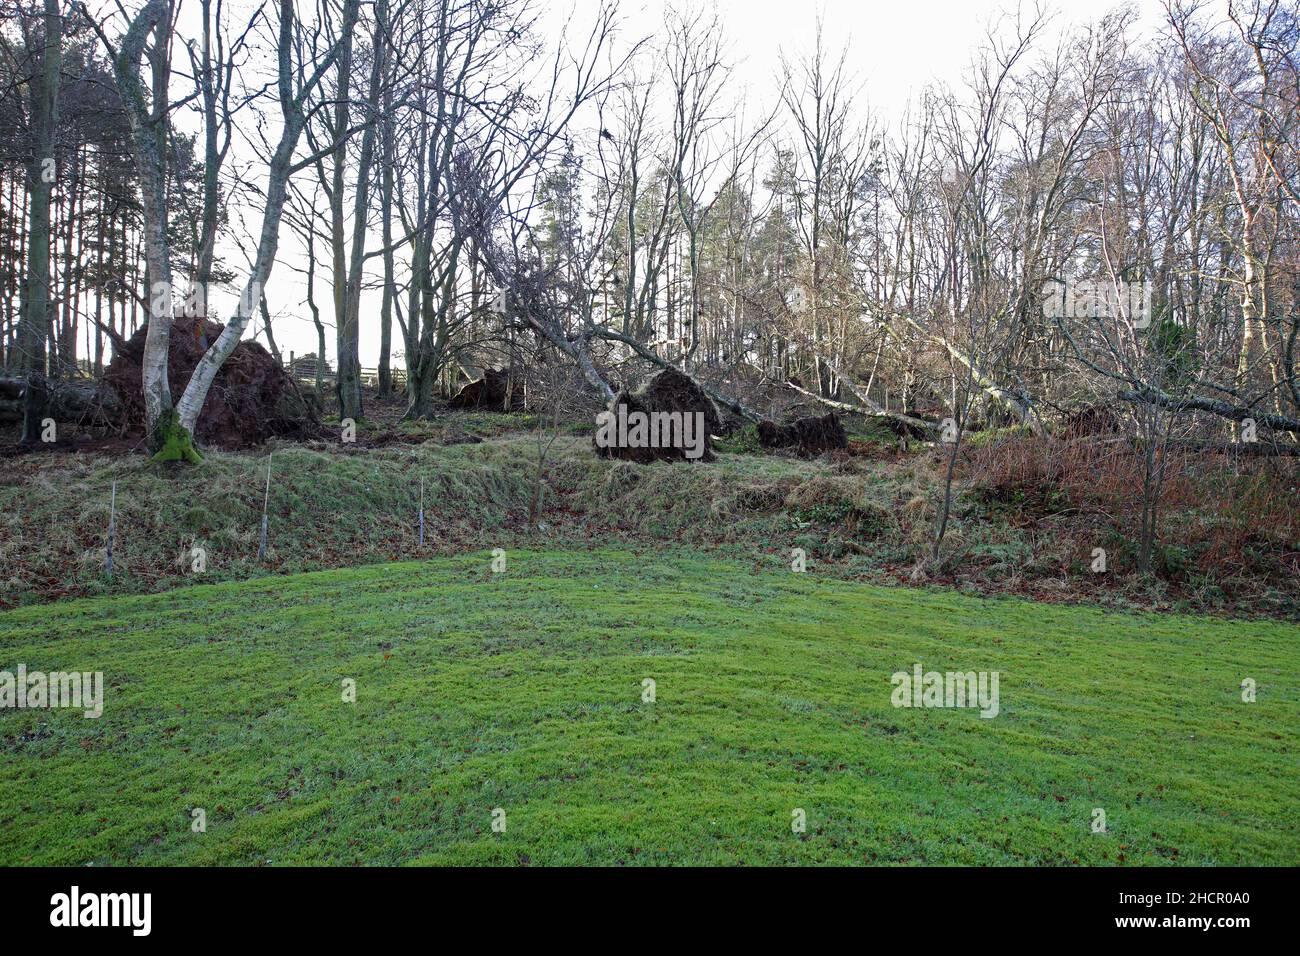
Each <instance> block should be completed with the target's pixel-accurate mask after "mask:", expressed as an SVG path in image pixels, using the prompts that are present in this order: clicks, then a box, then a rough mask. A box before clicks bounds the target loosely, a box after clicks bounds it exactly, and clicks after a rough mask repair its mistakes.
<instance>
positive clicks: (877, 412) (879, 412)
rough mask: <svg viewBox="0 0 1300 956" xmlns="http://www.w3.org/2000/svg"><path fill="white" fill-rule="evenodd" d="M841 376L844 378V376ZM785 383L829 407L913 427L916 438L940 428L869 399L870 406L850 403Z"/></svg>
mask: <svg viewBox="0 0 1300 956" xmlns="http://www.w3.org/2000/svg"><path fill="white" fill-rule="evenodd" d="M832 371H833V370H832ZM837 374H838V373H837ZM840 377H841V379H843V376H840ZM785 384H786V387H787V388H792V389H794V390H795V391H796V392H798V393H799V394H800V395H806V396H808V397H809V398H811V399H812V400H813V401H816V402H821V403H822V404H823V405H825V406H826V407H827V408H835V409H839V410H840V411H842V412H853V413H854V414H857V415H865V416H866V417H867V418H883V419H885V420H886V421H889V422H894V423H897V424H898V425H900V426H903V427H906V428H909V429H912V430H913V431H914V432H915V434H914V437H916V438H925V437H926V436H928V435H933V434H934V433H935V432H937V431H938V430H939V425H938V423H937V422H928V421H926V420H925V419H924V418H916V417H915V416H913V415H904V414H903V413H902V412H889V411H885V409H883V408H881V407H880V406H879V405H877V404H876V403H875V402H871V401H870V400H868V402H869V407H863V406H860V405H850V404H849V403H848V402H838V401H836V400H835V399H833V398H823V397H822V396H821V395H815V394H813V393H812V392H810V391H808V389H806V388H803V387H802V386H799V385H796V384H795V383H794V382H789V381H787V382H786V383H785ZM845 384H849V383H848V381H847V380H845ZM849 388H850V389H851V390H852V391H853V394H854V395H857V396H858V397H859V398H862V397H863V396H862V395H860V394H859V393H858V391H857V389H856V388H854V387H853V386H852V385H851V384H850V385H849Z"/></svg>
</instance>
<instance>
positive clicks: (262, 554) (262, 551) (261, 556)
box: [257, 455, 271, 561]
mask: <svg viewBox="0 0 1300 956" xmlns="http://www.w3.org/2000/svg"><path fill="white" fill-rule="evenodd" d="M270 503H271V456H270V455H267V456H266V494H265V495H264V496H263V497H262V539H261V540H260V541H259V542H258V543H257V560H258V561H265V560H266V526H267V521H266V506H267V505H268V504H270Z"/></svg>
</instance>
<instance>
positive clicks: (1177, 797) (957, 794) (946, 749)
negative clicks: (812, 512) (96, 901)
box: [0, 542, 1300, 865]
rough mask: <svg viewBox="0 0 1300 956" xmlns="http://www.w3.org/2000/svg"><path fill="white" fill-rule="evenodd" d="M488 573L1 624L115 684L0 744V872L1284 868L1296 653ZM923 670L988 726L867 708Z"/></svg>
mask: <svg viewBox="0 0 1300 956" xmlns="http://www.w3.org/2000/svg"><path fill="white" fill-rule="evenodd" d="M484 547H485V548H488V547H491V545H490V543H487V542H485V545H484ZM490 560H491V557H490V555H489V554H488V552H487V551H486V550H484V551H483V552H481V553H478V554H474V555H470V556H463V557H457V558H439V559H435V560H432V561H428V562H421V563H402V564H398V563H393V564H385V565H377V566H370V567H362V568H353V569H344V570H336V571H327V572H321V573H313V574H301V575H295V576H285V577H263V578H259V579H254V580H249V581H244V582H230V583H222V584H216V585H208V586H197V587H191V588H183V589H177V590H172V591H170V592H167V593H164V594H157V595H146V596H118V597H103V598H95V599H88V600H78V601H65V602H61V603H59V604H57V605H50V606H44V607H26V608H20V609H17V610H14V611H9V612H6V613H4V614H0V670H4V669H8V670H13V669H14V668H15V667H16V665H17V664H19V663H24V664H26V666H27V667H28V669H29V670H45V671H53V670H63V669H73V668H75V669H77V670H82V671H95V670H100V671H103V673H104V679H105V682H106V684H107V688H106V691H105V700H104V714H103V716H102V718H100V719H98V720H90V719H85V718H83V717H82V716H81V714H80V712H74V711H68V710H53V711H51V710H43V711H40V710H5V711H0V753H2V754H3V760H0V864H4V865H15V864H90V863H95V864H115V863H116V864H123V863H136V864H204V865H206V864H319V863H333V864H352V863H365V864H399V863H434V864H480V863H496V864H507V865H516V864H533V865H542V864H573V863H591V864H663V863H675V864H686V863H700V864H705V863H707V864H731V863H751V864H769V863H806V864H820V863H838V864H854V863H912V864H918V863H925V864H951V863H963V864H1074V863H1083V864H1257V863H1258V864H1290V865H1295V864H1297V863H1300V820H1298V819H1297V816H1296V813H1295V808H1296V807H1297V806H1298V805H1300V779H1298V771H1297V766H1298V765H1297V759H1296V753H1295V749H1294V745H1295V739H1294V738H1295V732H1296V729H1297V727H1300V680H1298V678H1300V665H1298V662H1300V650H1298V648H1297V639H1300V629H1297V628H1296V627H1294V626H1290V625H1286V624H1279V623H1244V622H1224V621H1218V620H1211V619H1208V618H1198V617H1177V616H1170V615H1165V616H1156V615H1141V616H1130V615H1121V614H1117V613H1112V612H1105V611H1101V610H1096V609H1088V608H1077V607H1064V606H1048V605H1038V604H1029V603H1023V602H1019V601H1013V600H981V599H976V598H971V597H966V596H962V595H959V594H956V593H952V592H938V591H935V592H928V591H915V590H907V589H901V588H893V589H881V588H874V587H869V586H865V585H860V584H854V583H849V582H843V581H832V580H826V579H819V578H818V577H817V576H816V574H815V573H808V574H803V575H799V574H794V573H791V572H789V571H785V572H781V571H776V570H772V569H771V567H770V565H768V566H765V568H764V569H763V570H762V571H756V570H754V568H753V567H751V565H749V564H737V563H734V562H727V561H720V560H716V559H710V558H701V557H693V556H691V555H690V554H689V553H687V552H686V551H684V550H681V551H675V552H658V553H656V552H651V551H647V552H645V553H641V554H633V553H629V552H626V551H597V552H567V551H549V552H527V551H511V552H510V553H509V555H508V559H507V560H508V564H507V569H506V571H505V573H503V574H493V573H492V571H491V570H490V567H489V563H490ZM917 662H920V663H921V664H922V665H924V667H925V668H926V669H934V670H939V671H947V670H961V671H967V670H974V671H981V670H984V671H994V670H996V671H998V672H999V674H1000V713H999V714H998V716H997V717H995V718H993V719H988V720H986V719H981V718H980V717H979V714H978V713H977V712H976V711H975V710H969V709H967V710H955V709H928V710H926V709H903V708H895V707H893V706H891V703H890V695H891V690H892V687H891V684H890V675H891V673H893V672H894V671H897V670H910V669H911V667H912V665H913V664H914V663H917ZM1247 677H1250V678H1253V679H1254V680H1255V681H1256V682H1257V685H1258V700H1257V701H1256V702H1255V703H1243V702H1242V699H1241V691H1240V689H1239V688H1240V684H1241V681H1242V679H1243V678H1247ZM646 678H650V679H652V680H653V681H655V701H654V702H653V703H647V702H644V701H643V699H642V697H643V681H644V680H645V679H646ZM344 679H352V680H355V682H356V701H355V703H347V702H344V701H343V699H342V697H343V693H342V690H341V688H342V682H343V681H344ZM195 808H202V809H203V810H204V812H205V814H206V823H207V829H206V832H202V833H196V832H193V830H192V827H191V819H192V810H193V809H195ZM496 808H500V809H501V810H503V811H504V814H505V816H504V819H505V824H506V826H505V831H504V832H494V831H493V828H492V821H493V810H494V809H496ZM796 808H798V809H802V810H803V811H804V813H805V814H806V819H807V827H806V832H804V833H795V832H792V828H791V819H792V812H793V811H794V810H795V809H796ZM1094 808H1102V809H1104V810H1105V813H1106V820H1107V824H1108V828H1109V832H1108V833H1106V834H1104V835H1103V834H1094V833H1092V832H1091V829H1090V824H1091V822H1092V819H1093V810H1094Z"/></svg>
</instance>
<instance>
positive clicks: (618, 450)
mask: <svg viewBox="0 0 1300 956" xmlns="http://www.w3.org/2000/svg"><path fill="white" fill-rule="evenodd" d="M619 406H622V407H623V408H624V409H625V410H626V411H625V413H621V412H620V411H619ZM608 410H609V412H610V414H612V415H614V416H615V419H616V420H618V419H619V418H620V417H621V418H622V419H623V420H626V421H629V422H631V421H634V420H635V419H632V418H631V416H632V415H633V413H638V412H639V413H644V414H646V415H649V414H651V413H653V412H677V413H680V415H679V417H678V419H677V422H680V423H681V425H682V427H683V429H689V433H690V435H691V437H692V439H693V442H692V447H685V446H684V444H683V442H682V441H681V440H674V441H669V442H666V443H665V442H662V441H661V442H659V445H660V447H657V448H655V447H647V445H646V444H645V443H642V442H639V441H636V440H635V439H636V436H635V435H633V434H632V432H631V429H629V430H628V435H627V436H624V437H629V438H632V439H633V440H632V441H615V442H613V443H611V444H608V445H602V444H601V431H600V429H597V432H596V434H595V435H593V436H592V445H593V446H594V447H595V449H596V454H598V455H600V456H601V457H602V458H621V459H623V460H625V461H634V462H641V463H645V462H651V461H680V460H687V461H712V460H713V452H712V444H711V436H712V435H716V434H718V432H719V429H720V427H721V416H719V414H718V409H717V407H716V406H715V405H714V404H713V400H712V399H710V398H709V396H707V395H705V394H704V392H703V391H702V390H701V389H700V387H699V385H697V384H696V383H695V380H694V379H692V378H691V377H690V376H688V375H685V374H683V373H682V372H679V371H678V370H677V369H672V368H668V369H663V370H661V371H659V372H656V373H655V374H654V375H652V376H650V378H648V379H646V381H645V382H643V383H642V384H641V385H640V386H639V387H638V388H636V389H635V390H634V391H630V392H629V391H628V390H627V389H623V390H621V391H619V393H618V394H617V395H615V396H614V399H613V401H611V402H610V403H609V409H608ZM697 413H698V415H697ZM686 416H692V419H691V422H690V423H689V424H687V422H686ZM675 434H676V435H677V436H678V439H680V438H681V437H683V436H684V434H685V432H683V431H678V432H676V433H675ZM694 448H698V449H700V454H698V455H695V454H694V450H693V449H694Z"/></svg>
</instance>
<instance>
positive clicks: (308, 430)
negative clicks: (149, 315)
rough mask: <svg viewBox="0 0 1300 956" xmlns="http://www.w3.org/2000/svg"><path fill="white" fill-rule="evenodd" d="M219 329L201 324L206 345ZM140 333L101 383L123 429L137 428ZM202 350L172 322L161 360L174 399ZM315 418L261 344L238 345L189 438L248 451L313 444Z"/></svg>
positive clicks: (307, 395) (311, 405) (140, 421)
mask: <svg viewBox="0 0 1300 956" xmlns="http://www.w3.org/2000/svg"><path fill="white" fill-rule="evenodd" d="M221 329H222V327H221V326H220V325H218V324H217V323H215V322H208V323H206V326H205V329H204V335H205V338H206V341H207V342H209V343H211V342H214V341H216V338H217V336H218V335H220V334H221ZM147 332H148V327H147V326H146V327H145V328H141V329H140V330H139V331H138V332H136V333H135V335H133V336H131V338H130V339H129V340H128V341H127V343H126V347H125V348H123V349H121V350H120V351H119V352H118V354H117V355H115V356H114V357H113V361H112V363H111V364H110V365H109V366H108V368H107V369H106V370H105V372H104V384H105V385H108V386H109V387H110V388H112V389H113V390H114V391H115V392H116V393H117V395H118V397H119V398H120V399H121V402H122V408H123V413H124V419H125V422H124V423H125V425H126V427H127V429H128V430H129V431H137V432H142V431H143V429H144V421H145V411H144V396H143V394H142V392H141V369H142V364H143V360H144V343H145V335H146V334H147ZM204 351H205V345H204V342H203V341H201V340H200V339H199V337H198V335H196V334H195V332H194V330H192V329H190V328H189V327H188V326H187V325H186V324H184V323H179V322H178V323H177V324H176V325H175V326H174V327H173V329H172V334H171V339H170V350H169V355H168V362H167V375H168V381H169V383H170V385H171V393H172V398H173V400H176V399H179V397H180V396H181V394H182V393H183V392H184V391H185V386H186V385H188V384H189V381H190V376H191V375H192V374H193V373H194V367H195V366H196V365H198V363H199V360H200V359H201V358H202V357H203V353H204ZM319 412H320V400H319V397H318V396H315V394H314V392H312V391H310V390H309V389H305V388H303V387H300V386H299V385H298V383H297V382H295V381H294V380H293V378H291V377H290V376H289V374H288V373H287V372H286V371H285V370H284V369H282V368H281V367H280V366H279V364H278V363H277V362H276V361H275V359H274V357H272V355H271V353H270V352H268V351H267V350H266V349H265V348H263V347H262V346H261V345H259V344H258V343H256V342H252V341H248V340H244V341H241V342H240V343H239V344H238V345H237V346H235V350H234V352H232V353H231V355H230V358H228V359H227V360H226V362H225V364H224V365H222V366H221V369H220V371H218V372H217V376H216V379H215V380H214V381H213V383H212V388H211V389H210V390H209V391H208V397H207V401H206V402H205V403H204V405H203V412H202V414H201V415H200V416H199V424H198V429H197V431H198V434H196V435H195V436H194V437H195V438H196V439H197V441H198V442H199V444H201V445H210V446H213V447H217V448H225V449H234V448H249V447H252V446H254V445H259V444H261V443H262V442H264V441H266V440H267V439H268V438H274V437H279V438H295V439H311V438H317V437H322V435H323V432H322V430H321V425H320V417H319Z"/></svg>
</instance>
